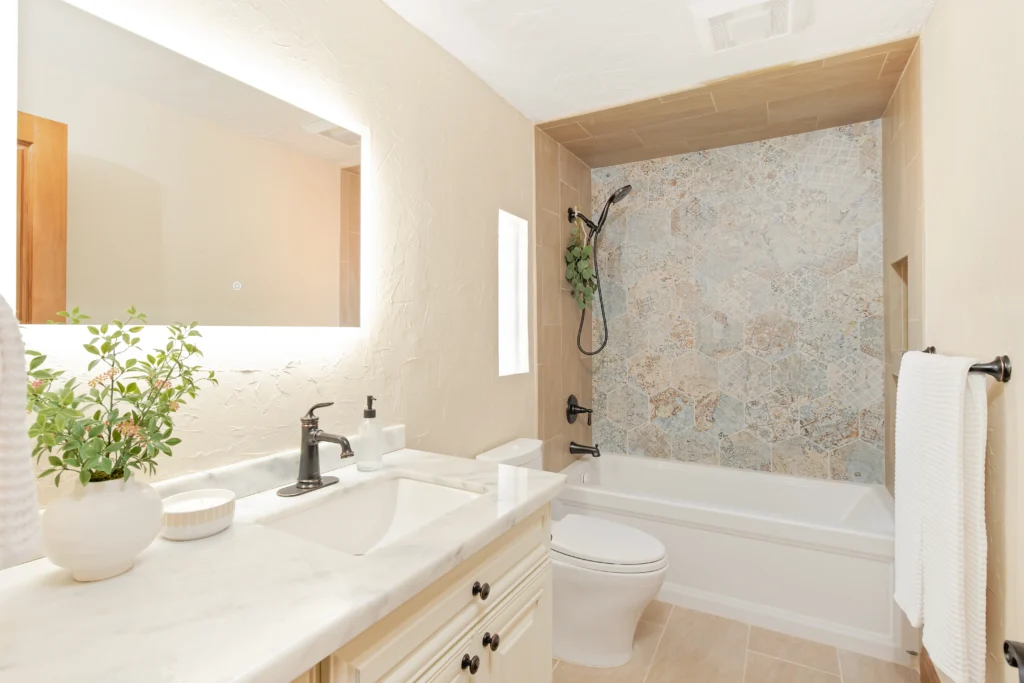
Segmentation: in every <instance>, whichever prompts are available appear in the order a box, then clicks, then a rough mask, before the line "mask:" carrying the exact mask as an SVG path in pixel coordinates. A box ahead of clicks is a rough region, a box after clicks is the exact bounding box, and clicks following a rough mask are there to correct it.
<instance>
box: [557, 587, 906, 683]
mask: <svg viewBox="0 0 1024 683" xmlns="http://www.w3.org/2000/svg"><path fill="white" fill-rule="evenodd" d="M554 667H555V670H554V683H682V682H684V681H685V682H686V683H690V682H691V681H692V683H917V680H918V676H917V672H916V671H914V670H913V669H908V668H906V667H902V666H898V665H896V664H890V663H889V662H882V661H879V660H877V659H871V658H870V657H865V656H864V655H859V654H854V653H852V652H847V651H845V650H841V649H837V648H834V647H830V646H828V645H822V644H820V643H812V642H811V641H808V640H802V639H800V638H794V637H792V636H787V635H783V634H781V633H776V632H774V631H768V630H765V629H762V628H758V627H756V626H748V625H747V624H743V623H740V622H737V621H731V620H729V619H723V618H722V617H716V616H712V615H710V614H703V613H701V612H694V611H691V610H688V609H684V608H682V607H672V606H671V605H667V604H665V603H660V602H653V603H651V605H650V606H648V608H647V610H646V611H645V612H644V614H643V617H642V618H641V621H640V624H639V626H638V627H637V632H636V637H635V639H634V641H633V658H632V659H631V660H630V661H629V663H628V664H626V665H624V666H619V667H614V668H610V669H592V668H587V667H583V666H578V665H575V664H569V663H567V662H560V661H558V660H555V662H554Z"/></svg>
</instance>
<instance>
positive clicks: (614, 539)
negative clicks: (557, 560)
mask: <svg viewBox="0 0 1024 683" xmlns="http://www.w3.org/2000/svg"><path fill="white" fill-rule="evenodd" d="M551 548H552V550H554V551H555V552H558V553H562V554H563V555H568V556H569V557H575V558H578V559H581V560H589V561H591V562H602V563H605V564H618V565H633V564H651V563H654V562H658V561H660V560H662V559H663V558H664V557H665V546H664V545H662V543H661V541H659V540H658V539H656V538H655V537H654V536H651V535H650V534H646V533H644V532H643V531H640V530H639V529H634V528H633V527H631V526H626V525H625V524H619V523H617V522H610V521H608V520H606V519H599V518H597V517H587V516H584V515H566V516H565V517H563V518H562V519H561V520H560V521H558V522H555V523H554V524H552V525H551Z"/></svg>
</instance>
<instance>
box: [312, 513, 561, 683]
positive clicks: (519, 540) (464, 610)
mask: <svg viewBox="0 0 1024 683" xmlns="http://www.w3.org/2000/svg"><path fill="white" fill-rule="evenodd" d="M550 529H551V526H550V518H549V511H548V507H547V506H545V507H544V508H543V509H542V510H540V511H538V512H537V513H535V514H534V515H533V516H531V517H530V518H528V519H527V520H525V521H523V522H521V523H520V524H518V525H516V526H515V527H514V528H513V529H511V530H510V531H509V532H507V533H506V534H504V535H503V536H501V537H500V538H499V539H497V540H496V541H494V542H493V543H491V544H490V545H489V546H487V547H486V548H484V549H483V550H482V551H480V552H479V553H477V554H476V555H474V556H473V557H471V558H469V559H468V560H467V561H465V562H464V563H463V564H461V565H460V566H459V567H457V568H455V569H454V570H452V571H451V572H449V573H448V574H446V575H445V576H443V577H442V578H441V579H439V580H438V581H436V582H434V583H433V584H432V585H431V586H430V587H428V588H427V589H426V590H424V591H422V592H421V593H420V594H419V595H417V596H416V597H414V598H412V599H411V600H410V601H408V602H407V603H406V604H404V605H403V606H401V607H399V608H398V609H397V610H395V611H394V612H393V613H391V614H390V615H388V616H387V617H385V618H384V619H382V620H381V621H380V622H378V623H377V624H376V625H374V626H373V627H371V628H369V629H367V630H366V631H365V632H364V633H362V634H361V635H359V636H358V637H356V638H355V639H354V640H353V641H352V642H350V643H349V644H347V645H345V646H344V647H343V648H341V649H340V650H338V651H337V652H335V653H334V654H333V655H331V656H330V657H329V658H328V659H326V660H324V661H323V662H321V663H320V666H319V668H318V670H316V671H313V672H310V673H309V674H307V675H308V676H309V678H310V680H311V681H312V682H313V683H413V682H416V683H456V682H460V683H481V682H483V681H486V682H487V683H549V682H550V681H551V609H552V605H551V599H552V597H551V564H550V560H549V559H548V551H549V548H550V542H551V531H550ZM299 680H300V681H304V679H299Z"/></svg>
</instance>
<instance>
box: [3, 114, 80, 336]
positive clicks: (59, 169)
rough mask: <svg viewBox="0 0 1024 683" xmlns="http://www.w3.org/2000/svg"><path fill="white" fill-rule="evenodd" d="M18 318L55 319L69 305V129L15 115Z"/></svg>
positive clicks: (28, 116) (29, 115)
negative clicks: (17, 201) (18, 172)
mask: <svg viewBox="0 0 1024 683" xmlns="http://www.w3.org/2000/svg"><path fill="white" fill-rule="evenodd" d="M18 155H19V159H18V161H19V164H20V168H21V170H22V172H21V173H20V174H19V175H20V178H19V180H20V182H21V185H20V187H19V188H18V194H19V197H20V202H19V205H18V248H17V287H18V288H17V301H16V308H17V315H18V320H19V321H21V322H22V323H24V324H28V323H45V322H47V321H49V320H59V318H58V316H57V311H62V310H64V309H65V308H66V307H67V261H68V251H67V232H68V127H67V125H66V124H63V123H60V122H58V121H50V120H49V119H44V118H41V117H38V116H32V115H31V114H25V113H24V112H20V111H19V112H18Z"/></svg>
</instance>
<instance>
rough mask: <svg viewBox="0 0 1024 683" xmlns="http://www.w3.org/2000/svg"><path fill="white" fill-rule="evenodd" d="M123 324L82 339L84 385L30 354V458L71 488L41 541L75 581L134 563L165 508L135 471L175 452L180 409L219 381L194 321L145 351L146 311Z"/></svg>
mask: <svg viewBox="0 0 1024 683" xmlns="http://www.w3.org/2000/svg"><path fill="white" fill-rule="evenodd" d="M127 314H128V317H127V319H126V320H124V321H121V320H114V321H111V322H110V323H106V324H103V325H100V326H93V325H89V327H88V330H89V333H90V334H92V335H93V337H92V339H91V340H90V341H89V343H87V344H85V345H84V348H85V351H86V352H87V353H89V354H90V355H92V356H95V358H93V359H92V360H91V361H90V362H89V366H88V369H89V371H91V372H92V371H95V372H96V374H95V375H94V376H93V377H92V378H91V379H89V380H88V381H86V382H80V381H79V380H78V379H76V378H74V377H69V378H66V377H65V374H66V371H64V370H54V369H50V368H49V367H47V366H46V356H44V355H43V354H41V353H39V352H37V351H26V354H27V355H28V357H29V364H28V407H29V410H30V412H33V413H35V421H34V422H33V423H32V425H31V427H30V428H29V436H30V437H31V438H33V439H35V447H34V448H33V451H32V455H33V456H34V457H35V459H36V462H37V463H39V462H42V461H43V459H44V458H45V461H46V464H47V467H46V469H45V470H44V471H42V472H41V473H40V475H39V476H40V477H50V476H52V477H53V478H54V480H55V483H56V484H57V485H58V486H59V485H60V484H61V481H62V480H63V481H66V482H67V480H68V479H72V480H73V481H70V482H68V483H70V484H72V487H71V490H70V491H68V492H67V493H65V495H63V496H61V497H60V498H58V499H57V500H56V501H54V503H53V504H51V505H50V506H49V507H48V508H47V510H46V512H45V513H44V515H43V546H44V549H45V551H46V554H47V556H48V557H49V558H50V560H51V561H52V562H53V563H54V564H56V565H58V566H61V567H65V568H67V569H70V570H71V572H72V575H73V576H74V578H75V579H77V580H79V581H97V580H101V579H106V578H110V577H111V576H116V575H117V574H121V573H122V572H125V571H127V570H128V569H130V568H131V566H132V564H133V563H134V561H135V557H136V556H137V555H138V554H139V553H140V552H142V551H143V550H144V549H145V548H146V547H147V546H148V545H149V544H150V543H151V542H152V541H153V539H154V538H156V535H157V533H158V532H159V531H160V522H161V515H162V511H163V506H162V504H161V501H160V496H159V494H157V492H156V491H155V490H154V489H153V487H152V486H150V485H149V484H146V483H144V482H141V481H139V480H138V477H136V476H134V475H135V474H137V473H139V472H145V473H147V474H152V473H153V472H155V471H156V466H157V459H158V458H160V457H162V456H170V455H171V454H172V449H173V448H174V447H175V446H177V445H178V444H179V443H180V442H181V440H180V439H178V438H177V437H175V436H173V435H172V434H173V430H174V414H175V413H176V412H177V411H178V410H180V408H181V407H182V406H183V405H185V404H186V402H187V401H188V400H191V399H193V398H195V397H196V395H197V393H198V392H199V390H200V387H201V386H202V385H203V384H216V383H217V380H216V378H215V376H214V373H213V372H212V371H208V370H204V369H203V368H202V367H201V366H200V365H199V364H198V362H197V361H198V359H199V358H200V357H201V356H202V352H201V351H200V350H199V348H198V347H197V346H196V341H197V339H198V338H199V337H200V336H201V335H200V334H199V331H198V330H197V329H196V326H197V324H196V323H194V322H193V323H189V324H187V325H186V324H173V325H168V326H167V334H168V339H167V343H166V345H165V346H164V347H163V348H159V349H154V350H153V351H152V352H150V353H148V354H144V353H143V352H142V350H141V349H140V347H139V341H140V338H139V337H138V336H136V335H138V333H139V332H141V331H142V328H143V326H144V325H145V324H146V316H145V314H143V313H139V312H138V311H136V310H135V308H134V307H132V308H129V309H128V311H127ZM60 315H61V316H64V317H65V318H66V319H67V321H68V322H69V323H72V324H79V323H81V322H82V321H84V320H86V319H88V316H86V315H84V314H82V313H81V312H80V311H79V310H78V308H75V309H74V310H72V311H70V312H61V313H60Z"/></svg>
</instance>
